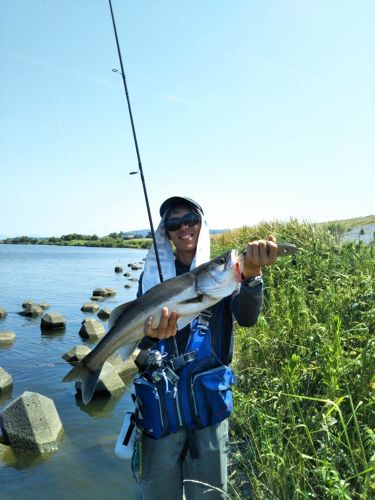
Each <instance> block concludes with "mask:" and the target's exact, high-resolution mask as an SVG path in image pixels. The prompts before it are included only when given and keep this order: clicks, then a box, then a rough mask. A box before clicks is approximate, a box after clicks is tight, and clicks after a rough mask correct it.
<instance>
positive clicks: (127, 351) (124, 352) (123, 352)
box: [116, 340, 139, 361]
mask: <svg viewBox="0 0 375 500" xmlns="http://www.w3.org/2000/svg"><path fill="white" fill-rule="evenodd" d="M138 344H139V340H136V341H135V342H132V343H131V344H126V345H123V346H121V347H119V348H118V349H117V351H116V352H118V353H119V355H120V356H121V358H122V360H123V361H126V360H127V359H128V358H129V357H130V356H131V355H132V354H133V352H134V351H135V349H136V348H137V346H138Z"/></svg>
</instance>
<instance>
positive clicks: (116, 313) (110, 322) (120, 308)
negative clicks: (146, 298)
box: [108, 300, 135, 328]
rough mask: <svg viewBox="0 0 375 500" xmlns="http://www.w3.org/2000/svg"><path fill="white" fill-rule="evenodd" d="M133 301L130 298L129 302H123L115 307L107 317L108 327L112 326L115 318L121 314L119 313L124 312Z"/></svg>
mask: <svg viewBox="0 0 375 500" xmlns="http://www.w3.org/2000/svg"><path fill="white" fill-rule="evenodd" d="M134 302H135V300H131V301H129V302H125V304H121V305H120V306H117V307H115V308H114V309H113V311H112V312H111V315H110V317H109V320H108V327H109V328H112V326H113V325H114V324H115V322H116V320H117V319H118V318H119V317H120V316H121V314H122V313H123V312H125V311H126V310H127V309H128V308H129V307H130V306H131V305H132V304H133V303H134Z"/></svg>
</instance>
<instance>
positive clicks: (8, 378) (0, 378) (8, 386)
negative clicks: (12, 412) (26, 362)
mask: <svg viewBox="0 0 375 500" xmlns="http://www.w3.org/2000/svg"><path fill="white" fill-rule="evenodd" d="M12 388H13V379H12V375H10V374H9V373H8V372H6V371H5V370H4V369H3V368H1V366H0V396H1V395H2V394H4V393H6V392H10V391H11V390H12Z"/></svg>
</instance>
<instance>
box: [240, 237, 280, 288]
mask: <svg viewBox="0 0 375 500" xmlns="http://www.w3.org/2000/svg"><path fill="white" fill-rule="evenodd" d="M276 254H277V245H276V239H275V238H274V237H273V236H269V237H268V239H267V240H258V241H252V242H251V243H248V245H247V248H246V254H245V261H244V266H243V271H242V274H243V275H244V278H245V279H247V278H253V277H255V276H259V275H261V274H262V267H263V266H270V265H272V264H274V263H275V260H276Z"/></svg>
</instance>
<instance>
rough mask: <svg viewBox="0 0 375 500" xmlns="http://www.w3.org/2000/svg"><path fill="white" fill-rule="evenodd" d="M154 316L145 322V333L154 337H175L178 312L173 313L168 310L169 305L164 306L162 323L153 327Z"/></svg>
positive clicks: (161, 317) (161, 316)
mask: <svg viewBox="0 0 375 500" xmlns="http://www.w3.org/2000/svg"><path fill="white" fill-rule="evenodd" d="M153 320H154V318H153V317H152V316H149V317H148V318H147V319H146V321H145V324H144V329H143V331H144V334H145V335H147V337H151V338H154V339H159V340H161V339H168V338H169V337H174V336H175V335H176V333H177V320H178V314H177V312H176V311H172V312H171V313H170V312H169V311H168V307H163V308H162V310H161V315H160V323H159V326H158V327H157V328H152V323H153Z"/></svg>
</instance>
